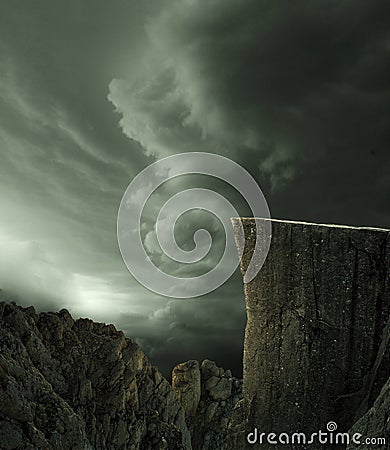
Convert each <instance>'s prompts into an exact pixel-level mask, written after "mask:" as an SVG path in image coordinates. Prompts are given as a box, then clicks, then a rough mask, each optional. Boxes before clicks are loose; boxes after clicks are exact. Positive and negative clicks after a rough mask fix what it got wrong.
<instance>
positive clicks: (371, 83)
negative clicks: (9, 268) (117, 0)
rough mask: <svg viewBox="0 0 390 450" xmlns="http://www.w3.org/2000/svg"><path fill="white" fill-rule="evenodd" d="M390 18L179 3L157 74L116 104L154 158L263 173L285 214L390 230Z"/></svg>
mask: <svg viewBox="0 0 390 450" xmlns="http://www.w3.org/2000/svg"><path fill="white" fill-rule="evenodd" d="M389 17H390V5H389V3H388V2H386V1H373V2H365V1H355V0H354V1H341V2H340V1H318V2H312V1H300V2H288V1H257V0H256V1H249V0H248V1H242V2H233V1H226V0H223V1H222V0H219V1H213V2H206V1H204V2H203V1H192V2H190V1H185V2H182V1H179V2H171V7H167V8H166V9H165V10H164V12H163V13H162V14H161V15H160V16H158V17H157V18H154V19H151V20H150V21H149V26H148V31H149V36H150V40H151V43H152V46H153V47H152V51H150V59H149V69H148V71H146V73H145V72H143V73H142V78H141V79H138V80H137V81H134V80H132V79H129V80H128V81H119V80H114V81H113V82H112V84H111V94H110V99H111V100H112V101H113V103H114V104H115V105H116V106H117V108H118V110H119V111H120V112H121V113H122V116H123V117H122V120H121V126H122V128H123V130H124V131H125V133H126V134H128V135H129V136H130V137H132V138H133V139H137V140H138V141H140V142H141V143H142V145H143V146H144V147H145V148H146V149H147V150H148V151H149V152H151V153H155V154H157V155H164V154H169V153H175V152H181V151H188V150H208V151H214V152H215V151H216V152H222V153H225V154H227V155H229V156H232V157H234V158H235V159H236V160H237V161H239V162H241V163H243V164H244V165H246V167H248V168H250V169H251V170H252V171H256V167H257V169H258V171H257V176H258V179H259V180H260V182H261V183H262V186H263V187H264V189H265V190H266V191H267V193H268V196H269V197H268V199H269V202H270V206H271V211H272V212H273V213H274V214H275V215H277V216H281V217H290V218H297V219H308V220H317V221H320V220H322V221H327V222H331V221H335V222H346V223H356V224H371V225H387V226H388V225H389V224H390V217H389V212H388V207H387V192H388V189H389V177H388V170H389V162H390V156H389V152H388V146H389V131H388V130H389V129H390V128H389V122H390V111H389V109H390V90H389V87H390V86H389V83H390V82H389V80H390V77H389V74H390V70H389V69H390V67H389V66H390V64H389V61H390V58H389V53H390V31H389V30H390V26H389ZM253 166H255V169H253Z"/></svg>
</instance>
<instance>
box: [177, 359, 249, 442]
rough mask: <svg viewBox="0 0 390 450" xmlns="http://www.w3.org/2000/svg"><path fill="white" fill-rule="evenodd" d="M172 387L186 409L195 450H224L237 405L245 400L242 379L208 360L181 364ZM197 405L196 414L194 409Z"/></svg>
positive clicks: (178, 366)
mask: <svg viewBox="0 0 390 450" xmlns="http://www.w3.org/2000/svg"><path fill="white" fill-rule="evenodd" d="M172 384H173V386H174V389H175V391H176V392H177V394H178V397H179V398H180V399H181V402H182V405H183V407H184V409H185V410H186V411H187V425H188V428H189V430H190V433H191V438H192V448H193V449H194V450H195V449H196V450H225V449H227V446H228V425H229V421H230V418H231V415H232V411H233V408H234V406H235V404H236V403H237V402H238V401H239V400H240V399H242V380H238V379H237V378H234V377H232V374H231V372H230V370H224V369H222V368H221V367H218V366H217V365H216V364H215V362H214V361H210V360H208V359H205V360H204V361H203V362H202V364H201V365H200V367H199V363H198V361H194V360H191V361H187V362H185V363H181V364H178V365H177V366H176V367H175V368H174V369H173V373H172ZM195 405H197V407H196V409H195V411H194V407H195Z"/></svg>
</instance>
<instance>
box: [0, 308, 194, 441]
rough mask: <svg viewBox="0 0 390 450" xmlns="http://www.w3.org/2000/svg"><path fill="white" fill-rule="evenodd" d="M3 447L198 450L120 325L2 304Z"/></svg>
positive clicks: (166, 387) (164, 386)
mask: <svg viewBox="0 0 390 450" xmlns="http://www.w3.org/2000/svg"><path fill="white" fill-rule="evenodd" d="M0 448H2V449H7V450H8V449H9V450H11V449H28V450H36V449H50V450H51V449H53V450H59V449H61V450H67V449H69V450H79V449H80V450H81V449H93V450H100V449H102V450H104V449H110V450H112V449H118V450H119V449H121V450H122V449H123V450H124V449H128V450H130V449H134V450H136V449H142V450H146V449H150V450H152V449H190V448H191V444H190V435H189V432H188V429H187V426H186V424H185V417H184V410H183V408H182V407H181V405H180V402H179V399H178V398H177V396H176V394H175V393H174V391H173V390H172V388H171V386H170V384H169V383H168V382H167V381H166V380H165V378H164V377H163V376H162V375H161V374H160V372H159V371H158V370H157V369H156V368H155V367H153V366H152V365H151V364H150V363H149V361H148V360H147V358H146V356H145V355H144V354H143V353H142V351H141V350H140V348H139V347H138V346H137V345H136V344H135V343H134V342H132V341H131V340H130V339H127V338H125V336H124V335H123V333H122V332H120V331H117V330H116V329H115V327H114V326H113V325H105V324H102V323H95V322H92V321H91V320H88V319H79V320H76V321H74V320H73V319H72V317H71V316H70V314H69V313H68V312H67V311H66V310H61V311H60V312H59V313H41V314H37V313H36V312H35V310H34V309H33V308H22V307H18V306H16V305H14V304H7V303H4V302H3V303H0Z"/></svg>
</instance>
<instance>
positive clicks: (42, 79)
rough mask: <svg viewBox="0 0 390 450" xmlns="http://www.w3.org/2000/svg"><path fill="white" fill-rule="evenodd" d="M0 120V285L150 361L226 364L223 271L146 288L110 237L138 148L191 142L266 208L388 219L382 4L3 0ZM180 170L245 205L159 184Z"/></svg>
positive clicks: (335, 218) (356, 220)
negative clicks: (137, 349)
mask: <svg viewBox="0 0 390 450" xmlns="http://www.w3.org/2000/svg"><path fill="white" fill-rule="evenodd" d="M0 119H1V120H0V288H2V289H3V296H5V297H6V298H9V299H16V300H17V301H18V302H19V303H21V304H24V305H29V304H34V305H35V306H36V307H37V308H38V309H40V310H48V309H55V310H57V309H59V308H61V307H66V308H68V309H69V310H70V312H71V313H72V314H73V315H74V316H76V317H79V316H88V317H91V318H93V319H95V320H102V321H105V322H113V323H114V324H115V325H116V326H117V327H118V328H120V329H123V330H125V332H126V334H127V335H128V336H129V337H132V338H134V339H136V341H137V342H138V343H139V344H140V345H141V346H142V348H143V349H144V351H145V352H146V353H147V354H148V355H149V356H150V358H151V360H152V361H153V362H154V363H156V364H158V365H159V366H160V367H161V368H162V369H163V370H164V373H165V374H168V373H169V372H170V370H171V368H172V367H173V365H174V364H176V363H178V362H180V361H182V360H187V359H190V358H198V359H202V358H206V357H208V358H211V359H215V360H216V361H217V362H218V363H219V364H220V365H223V366H225V367H226V368H228V367H230V368H232V369H233V371H234V372H235V373H236V375H239V373H240V370H241V368H240V365H241V353H242V342H243V332H244V327H245V305H244V299H243V289H242V282H241V277H240V275H239V273H236V274H235V275H234V276H233V277H232V279H231V280H229V281H228V282H227V283H226V284H225V285H223V286H222V287H220V288H219V289H218V290H216V291H214V292H213V293H211V294H209V295H207V296H205V297H202V298H197V299H189V300H173V299H169V298H165V297H160V296H157V295H154V294H152V293H151V292H149V291H148V290H146V289H145V288H143V287H142V286H141V285H139V284H138V283H137V282H136V281H135V280H134V279H133V278H132V276H131V275H130V274H129V273H128V272H127V270H126V268H125V266H124V264H123V262H122V259H121V256H120V253H119V250H118V245H117V237H116V218H117V211H118V207H119V203H120V201H121V198H122V195H123V193H124V191H125V189H126V187H127V185H128V184H129V183H130V181H131V180H132V179H133V178H134V176H135V175H136V174H137V173H139V172H140V171H141V170H142V169H143V168H145V167H146V166H148V165H149V164H150V163H152V162H154V161H156V160H158V159H160V158H162V157H164V156H168V155H173V154H176V153H181V152H189V151H204V152H212V153H217V154H221V155H225V156H227V157H229V158H231V159H233V160H234V161H236V162H237V163H240V164H241V165H242V166H243V167H245V168H246V169H247V170H248V171H249V172H250V173H251V174H252V175H253V176H254V177H255V178H256V180H257V181H258V183H259V185H260V186H261V188H262V190H263V192H264V194H265V196H266V198H267V201H268V204H269V208H270V211H271V216H272V217H274V218H281V219H294V220H306V221H314V222H323V223H338V224H348V225H367V226H377V227H387V228H388V227H390V207H389V201H388V198H389V188H390V177H389V170H390V152H389V141H390V3H389V2H388V1H387V0H381V1H379V0H372V1H369V2H368V1H365V0H345V1H343V0H326V1H325V0H317V1H312V0H300V1H297V2H291V1H287V0H267V1H266V0H242V1H239V2H238V1H233V0H207V1H206V0H166V1H164V2H162V1H159V0H128V1H125V0H112V1H110V2H107V1H105V0H104V1H103V0H83V1H82V2H81V1H76V0H66V1H65V0H36V1H34V2H31V1H28V0H13V1H12V2H11V1H9V2H6V1H3V2H1V3H0ZM197 183H201V184H203V185H206V186H209V187H210V186H212V187H213V189H216V190H218V191H219V192H220V193H222V194H224V195H226V196H228V197H229V198H232V199H233V200H236V201H237V202H238V203H239V210H240V211H242V214H246V213H247V211H246V209H245V205H244V203H243V202H242V201H241V200H239V199H237V196H236V193H234V192H233V191H232V190H231V189H230V188H229V187H228V186H224V185H223V183H218V182H215V181H209V180H203V178H202V177H195V178H194V177H192V178H191V177H190V179H189V180H187V181H181V182H180V183H176V185H175V186H174V188H175V189H179V190H180V189H182V188H183V187H184V186H193V185H195V184H197ZM172 189H173V188H172ZM167 190H169V191H170V189H165V191H167ZM160 197H161V196H160ZM162 197H163V196H162ZM160 203H161V198H159V197H158V196H157V197H156V198H154V199H152V200H151V205H150V207H149V210H148V211H149V212H148V214H147V215H146V216H145V224H146V225H145V226H146V228H148V227H149V228H148V229H150V230H152V228H153V227H152V215H153V214H152V213H153V212H156V211H157V210H158V206H159V204H160ZM198 220H199V217H198V216H191V215H189V217H188V221H189V223H187V224H185V223H184V222H183V223H182V224H181V226H180V227H178V230H177V231H178V241H179V242H181V243H182V244H183V245H184V247H185V245H186V243H187V242H188V241H189V240H191V239H190V236H191V235H192V233H193V231H194V224H197V223H198ZM206 221H208V223H209V225H210V226H211V228H212V229H213V233H214V234H213V237H214V238H215V245H216V246H217V248H218V246H220V244H221V242H220V240H221V238H220V236H219V233H218V229H217V228H215V227H216V226H217V225H216V224H214V222H213V221H212V220H211V219H207V220H206ZM146 246H147V248H148V249H149V250H150V251H151V252H152V253H153V252H156V251H157V250H156V248H155V243H154V241H153V238H152V237H150V236H148V237H147V242H146ZM217 253H218V251H217V252H216V256H215V258H217ZM213 255H214V254H211V257H210V258H209V260H208V262H207V264H208V265H207V267H209V266H210V267H211V266H212V264H213V257H214V256H213ZM161 267H162V268H163V269H164V268H166V269H168V270H171V271H172V270H173V271H174V270H180V269H176V268H172V267H170V266H169V264H168V263H166V264H165V263H164V262H162V263H161ZM194 270H195V269H194Z"/></svg>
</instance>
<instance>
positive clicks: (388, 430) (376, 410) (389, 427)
mask: <svg viewBox="0 0 390 450" xmlns="http://www.w3.org/2000/svg"><path fill="white" fill-rule="evenodd" d="M354 433H359V434H361V435H362V438H361V442H362V443H364V439H365V438H367V437H368V438H370V439H371V440H372V439H375V441H374V440H372V441H371V442H372V443H373V442H375V444H371V445H370V447H371V448H376V449H388V448H389V446H390V378H389V379H388V380H387V383H386V384H385V385H384V386H383V389H382V391H381V393H380V394H379V397H378V398H377V400H376V401H375V403H374V406H373V407H372V408H371V409H370V410H369V411H368V412H367V413H366V414H365V415H364V416H363V417H361V418H360V419H359V420H358V421H357V422H356V423H355V425H354V426H353V427H352V429H351V430H350V431H349V434H350V435H353V434H354ZM378 438H384V439H385V442H384V443H383V441H379V440H378ZM361 448H364V445H361V446H360V445H355V444H350V445H349V446H348V447H347V450H355V449H356V450H358V449H361Z"/></svg>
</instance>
